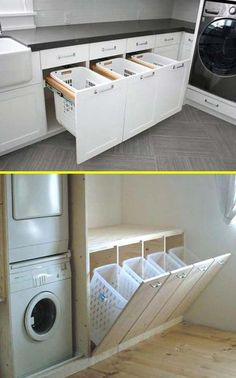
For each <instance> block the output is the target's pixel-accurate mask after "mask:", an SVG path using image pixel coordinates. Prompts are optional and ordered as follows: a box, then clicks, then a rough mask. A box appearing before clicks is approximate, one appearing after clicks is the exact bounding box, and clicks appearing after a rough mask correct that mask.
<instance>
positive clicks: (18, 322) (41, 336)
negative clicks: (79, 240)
mask: <svg viewBox="0 0 236 378" xmlns="http://www.w3.org/2000/svg"><path fill="white" fill-rule="evenodd" d="M10 312H11V324H12V345H13V361H14V372H15V377H25V376H28V375H30V374H32V373H34V372H38V371H41V370H43V369H46V368H48V367H50V366H52V365H54V364H57V363H60V362H62V361H65V360H66V359H69V358H71V357H72V310H71V267H70V257H69V254H65V255H63V256H61V257H51V258H44V259H39V260H33V261H28V262H24V263H17V264H13V265H11V270H10Z"/></svg>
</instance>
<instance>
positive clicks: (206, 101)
mask: <svg viewBox="0 0 236 378" xmlns="http://www.w3.org/2000/svg"><path fill="white" fill-rule="evenodd" d="M205 103H206V104H209V105H211V106H215V107H216V108H219V106H220V105H219V104H214V103H213V102H210V101H208V100H207V99H205Z"/></svg>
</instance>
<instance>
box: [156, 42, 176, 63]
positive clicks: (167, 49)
mask: <svg viewBox="0 0 236 378" xmlns="http://www.w3.org/2000/svg"><path fill="white" fill-rule="evenodd" d="M154 52H155V53H156V54H159V55H162V56H165V57H166V58H171V59H175V60H177V59H178V55H179V45H172V46H161V47H156V48H155V49H154Z"/></svg>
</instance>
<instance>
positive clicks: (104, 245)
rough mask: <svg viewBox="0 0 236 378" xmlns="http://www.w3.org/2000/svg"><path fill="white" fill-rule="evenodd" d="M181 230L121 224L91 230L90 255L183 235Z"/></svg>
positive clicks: (89, 233)
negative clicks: (123, 246)
mask: <svg viewBox="0 0 236 378" xmlns="http://www.w3.org/2000/svg"><path fill="white" fill-rule="evenodd" d="M182 233H183V230H181V229H174V230H173V229H171V228H160V227H155V226H140V225H127V224H119V225H116V226H110V227H101V228H90V229H89V230H88V251H89V253H93V252H98V251H103V250H106V249H111V248H113V247H114V246H122V245H129V244H134V243H139V242H140V241H145V240H152V239H158V238H161V237H164V236H166V237H168V236H175V235H179V234H182Z"/></svg>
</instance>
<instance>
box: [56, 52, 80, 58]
mask: <svg viewBox="0 0 236 378" xmlns="http://www.w3.org/2000/svg"><path fill="white" fill-rule="evenodd" d="M75 57H76V53H75V52H74V53H73V54H70V55H58V59H66V58H75Z"/></svg>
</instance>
